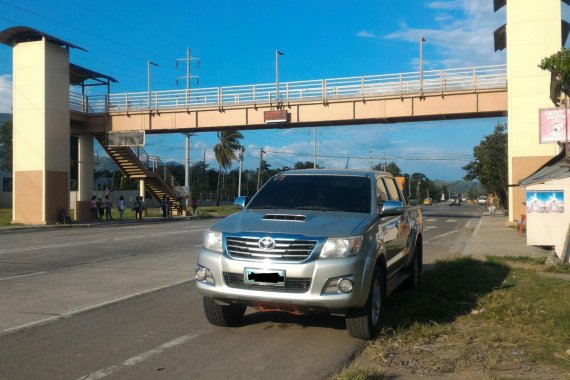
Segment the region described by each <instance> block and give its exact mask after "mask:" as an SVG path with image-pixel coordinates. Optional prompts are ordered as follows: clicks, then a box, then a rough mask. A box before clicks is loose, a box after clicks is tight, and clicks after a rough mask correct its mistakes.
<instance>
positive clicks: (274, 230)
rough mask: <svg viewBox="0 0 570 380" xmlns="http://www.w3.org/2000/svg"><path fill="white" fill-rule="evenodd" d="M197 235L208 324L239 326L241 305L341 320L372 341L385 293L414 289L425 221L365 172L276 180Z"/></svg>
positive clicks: (389, 179) (388, 179)
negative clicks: (201, 236) (201, 238)
mask: <svg viewBox="0 0 570 380" xmlns="http://www.w3.org/2000/svg"><path fill="white" fill-rule="evenodd" d="M236 205H237V206H238V207H240V208H243V210H241V211H240V212H238V213H236V214H233V215H231V216H229V217H227V218H225V219H223V220H221V221H219V222H218V223H216V224H215V225H213V226H212V227H211V229H209V230H207V231H206V232H205V234H204V244H203V247H202V249H201V250H200V254H199V257H198V265H197V268H196V273H195V276H196V283H197V287H198V291H199V292H200V293H201V294H202V295H203V299H204V300H203V303H204V311H205V313H206V317H207V318H208V320H209V321H210V323H212V324H214V325H218V326H236V325H239V324H241V323H242V321H243V318H244V314H245V310H246V307H247V306H251V307H255V308H257V310H258V311H286V312H290V313H295V314H304V313H310V312H315V313H316V312H321V311H324V312H327V313H329V314H332V315H343V316H345V317H346V326H347V330H348V333H349V334H350V335H351V336H353V337H356V338H360V339H373V338H374V337H376V335H377V334H378V332H379V330H380V327H381V325H382V321H383V316H384V310H385V300H386V296H387V294H389V293H390V292H391V291H393V290H394V289H396V288H397V287H398V286H399V285H401V284H404V285H407V286H408V287H410V288H416V287H417V286H418V285H419V280H420V274H421V269H422V214H421V210H420V209H419V208H417V207H409V206H407V205H406V202H405V200H404V197H403V195H402V192H401V190H400V188H399V187H398V185H397V183H396V181H395V180H394V178H393V176H392V175H391V174H389V173H386V172H376V171H371V170H369V171H362V170H318V169H317V170H293V171H288V172H283V173H280V174H278V175H276V176H274V177H273V178H271V180H269V181H268V182H267V183H266V184H265V186H263V187H262V188H261V189H260V190H259V191H258V192H257V194H256V195H255V196H254V197H253V199H251V201H249V202H248V199H247V198H245V197H240V198H238V199H237V200H236Z"/></svg>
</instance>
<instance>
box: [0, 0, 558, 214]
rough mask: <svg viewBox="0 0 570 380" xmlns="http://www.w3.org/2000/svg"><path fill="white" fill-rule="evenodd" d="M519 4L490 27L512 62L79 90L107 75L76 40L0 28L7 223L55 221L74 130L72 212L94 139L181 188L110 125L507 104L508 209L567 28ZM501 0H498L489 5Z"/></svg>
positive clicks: (520, 194)
mask: <svg viewBox="0 0 570 380" xmlns="http://www.w3.org/2000/svg"><path fill="white" fill-rule="evenodd" d="M563 1H564V2H567V1H566V0H563ZM524 3H525V4H522V3H520V2H510V3H508V4H507V5H506V6H507V8H508V11H507V23H508V24H509V29H508V33H507V34H506V36H505V35H504V33H506V32H505V30H506V29H505V28H502V29H501V28H499V29H498V30H497V33H498V36H499V37H500V38H501V36H502V38H504V39H505V41H506V43H507V44H508V50H507V62H508V66H505V65H499V66H485V67H471V68H460V69H448V70H439V71H426V72H422V73H419V72H415V73H396V74H387V75H372V76H360V77H347V78H331V79H317V80H307V81H299V82H285V83H279V84H275V83H268V84H256V85H244V86H229V87H214V88H195V89H192V90H172V91H147V92H138V93H124V94H111V93H109V91H108V92H107V94H104V95H92V96H90V95H88V94H85V91H83V90H84V89H85V86H88V85H89V84H86V83H87V82H88V81H95V82H99V84H106V85H107V88H109V86H110V82H112V81H114V79H113V78H110V77H108V76H106V75H104V74H99V73H95V72H93V71H91V70H88V69H85V68H80V67H78V66H76V65H72V64H70V62H69V50H70V49H81V48H80V47H79V46H76V45H74V44H71V43H69V42H66V41H63V40H61V39H59V38H57V37H53V36H50V35H48V34H46V33H43V32H40V31H37V30H34V29H31V28H27V27H14V28H9V29H6V30H4V31H2V32H0V42H1V43H4V44H7V45H9V46H12V47H13V79H14V81H13V83H14V88H13V115H14V124H13V125H14V137H13V154H14V156H13V163H14V169H13V174H14V175H13V183H14V191H13V193H14V196H13V218H12V219H13V222H16V223H27V224H45V223H51V222H54V221H55V220H56V219H57V213H58V211H59V210H61V209H63V208H67V207H68V205H69V170H70V169H69V168H70V157H69V152H70V143H69V140H70V139H69V136H70V134H73V135H76V136H77V137H78V141H79V160H78V162H79V175H78V177H79V178H78V179H79V180H78V183H79V190H78V201H77V207H76V217H77V218H78V219H79V220H81V219H84V218H88V217H89V215H90V212H89V209H88V207H89V200H90V199H91V196H92V194H93V143H94V139H95V138H96V139H97V140H98V141H100V142H101V143H102V145H103V146H104V148H105V149H106V150H107V151H108V152H110V155H111V156H112V157H114V159H115V160H116V161H117V162H118V163H119V164H120V165H119V167H121V170H122V171H123V172H124V173H125V174H127V175H131V176H132V177H134V178H139V179H140V180H141V181H140V191H141V193H143V192H144V188H145V186H147V185H148V183H149V182H150V179H151V177H153V178H154V180H153V182H154V185H155V186H156V187H157V188H158V187H165V186H170V187H171V189H169V190H168V189H167V190H164V189H162V190H160V189H158V190H156V191H154V192H153V194H160V192H159V191H162V192H163V193H162V194H168V195H169V196H172V194H174V196H176V194H179V192H178V193H176V187H177V184H175V183H169V180H168V179H167V178H168V175H167V174H166V173H165V172H164V170H161V169H158V166H157V165H155V164H154V163H152V164H151V163H150V162H149V160H148V159H147V158H145V157H148V155H145V154H144V153H141V150H140V149H139V150H138V151H136V152H135V148H134V147H128V148H125V149H122V151H120V152H116V154H113V152H112V149H115V148H116V147H112V146H111V145H110V144H108V141H109V140H108V136H110V135H113V134H114V133H118V134H121V133H122V134H125V135H128V134H137V133H138V134H140V135H142V134H146V133H172V132H198V131H216V130H223V129H267V128H271V129H273V128H296V127H307V126H329V125H346V126H347V128H350V125H356V124H382V123H397V122H404V121H406V122H411V121H426V120H442V119H462V118H477V117H489V116H505V115H507V113H508V115H509V174H508V178H509V184H508V186H509V189H510V190H509V191H510V193H509V194H510V199H509V202H510V204H509V210H510V218H511V220H512V219H513V215H520V212H521V211H522V210H524V206H523V205H522V202H523V201H524V191H523V190H521V189H519V188H516V187H517V186H518V185H517V182H518V180H520V179H522V178H525V176H528V175H529V174H530V173H532V172H533V171H534V170H536V169H537V168H538V167H540V166H541V165H542V164H543V163H545V162H546V161H548V159H550V158H551V157H552V156H554V155H555V154H556V153H558V152H557V147H556V146H555V145H541V144H540V142H539V141H538V138H537V136H538V117H537V116H538V115H537V111H538V108H540V107H543V108H545V107H548V106H550V100H549V96H548V92H549V83H550V75H549V73H545V72H544V71H542V70H540V69H539V68H538V63H539V62H540V60H541V59H542V58H544V57H545V56H548V55H550V54H552V53H554V52H556V51H558V50H560V47H561V46H563V42H561V41H565V30H566V29H564V28H563V25H564V24H560V21H561V3H560V0H543V1H541V2H540V3H536V4H535V3H533V2H524ZM502 6H505V3H504V2H495V7H496V9H498V8H500V7H502ZM497 7H498V8H497ZM554 21H557V22H554ZM501 30H502V31H501ZM501 33H503V34H501ZM497 46H498V45H496V48H497ZM499 48H500V47H499ZM490 54H491V53H490ZM70 84H74V85H78V86H81V89H82V91H81V93H80V94H78V93H73V92H71V93H70V90H69V88H70ZM277 86H278V87H277ZM39 89H41V91H40V90H39ZM157 169H158V170H157ZM159 177H161V178H159ZM169 191H170V192H169ZM513 210H514V211H513Z"/></svg>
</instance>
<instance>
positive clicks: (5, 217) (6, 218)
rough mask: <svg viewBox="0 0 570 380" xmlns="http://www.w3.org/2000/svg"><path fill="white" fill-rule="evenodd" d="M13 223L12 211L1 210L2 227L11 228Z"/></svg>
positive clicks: (0, 223) (0, 224)
mask: <svg viewBox="0 0 570 380" xmlns="http://www.w3.org/2000/svg"><path fill="white" fill-rule="evenodd" d="M11 221H12V209H11V208H0V226H9V225H10V222H11Z"/></svg>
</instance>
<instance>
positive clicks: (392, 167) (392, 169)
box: [372, 162, 402, 177]
mask: <svg viewBox="0 0 570 380" xmlns="http://www.w3.org/2000/svg"><path fill="white" fill-rule="evenodd" d="M372 169H374V170H378V171H386V172H388V173H390V174H392V175H393V176H396V177H398V176H401V175H402V170H401V169H400V167H399V166H398V165H396V163H395V162H390V163H389V164H388V165H386V167H384V164H377V165H375V166H374V167H373V168H372Z"/></svg>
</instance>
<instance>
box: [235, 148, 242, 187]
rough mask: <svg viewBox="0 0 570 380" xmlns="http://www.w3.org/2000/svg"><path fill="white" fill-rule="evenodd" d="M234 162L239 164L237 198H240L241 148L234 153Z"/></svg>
mask: <svg viewBox="0 0 570 380" xmlns="http://www.w3.org/2000/svg"><path fill="white" fill-rule="evenodd" d="M236 153H237V155H236V160H237V162H238V163H239V177H238V197H240V196H241V169H242V167H243V147H240V148H239V149H238V150H237V151H236Z"/></svg>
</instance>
